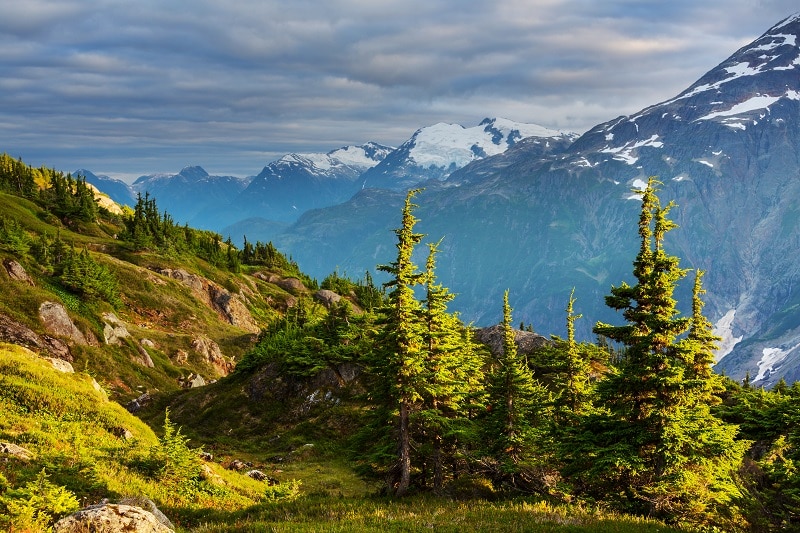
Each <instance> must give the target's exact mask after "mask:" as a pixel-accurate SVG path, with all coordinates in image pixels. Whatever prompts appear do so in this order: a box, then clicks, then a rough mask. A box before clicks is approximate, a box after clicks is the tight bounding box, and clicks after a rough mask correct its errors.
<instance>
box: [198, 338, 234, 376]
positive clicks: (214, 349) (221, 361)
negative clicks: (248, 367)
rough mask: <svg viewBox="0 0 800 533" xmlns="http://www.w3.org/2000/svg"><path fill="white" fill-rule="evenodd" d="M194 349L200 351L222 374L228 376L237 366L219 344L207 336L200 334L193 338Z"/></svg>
mask: <svg viewBox="0 0 800 533" xmlns="http://www.w3.org/2000/svg"><path fill="white" fill-rule="evenodd" d="M192 350H194V351H196V352H197V353H199V354H200V355H201V356H202V357H203V359H205V360H206V361H207V362H208V363H209V364H210V365H211V366H213V367H214V368H215V369H216V371H217V372H219V374H220V375H222V376H227V375H228V374H230V373H231V372H233V369H234V368H235V366H236V365H235V364H234V363H233V362H232V361H230V360H228V359H227V358H226V357H225V356H224V355H222V350H220V349H219V345H218V344H217V343H216V342H214V341H212V340H211V339H209V338H208V337H205V336H200V337H197V338H195V339H193V340H192Z"/></svg>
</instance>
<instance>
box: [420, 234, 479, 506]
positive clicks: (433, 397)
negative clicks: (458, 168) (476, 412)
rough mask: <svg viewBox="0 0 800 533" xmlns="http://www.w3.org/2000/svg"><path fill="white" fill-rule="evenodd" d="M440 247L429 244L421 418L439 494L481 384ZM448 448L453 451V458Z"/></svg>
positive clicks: (424, 442)
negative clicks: (452, 305) (439, 273)
mask: <svg viewBox="0 0 800 533" xmlns="http://www.w3.org/2000/svg"><path fill="white" fill-rule="evenodd" d="M440 243H441V241H440V242H439V243H434V244H429V245H428V248H429V253H428V259H427V262H426V271H425V300H424V302H423V309H422V321H423V325H424V332H423V339H424V344H425V369H424V375H423V379H424V381H423V394H422V396H423V398H422V401H423V405H422V408H421V410H420V412H419V414H418V415H417V418H419V420H420V423H419V426H420V427H419V431H420V432H421V433H422V434H423V438H421V439H420V440H421V441H422V442H421V444H422V446H421V448H422V449H424V450H430V452H429V454H426V455H427V456H426V457H423V458H422V460H423V461H424V462H425V463H426V464H428V463H430V465H431V470H432V477H433V488H434V490H437V491H438V490H440V489H441V488H442V486H443V484H444V481H445V474H444V463H445V460H446V458H447V457H446V456H447V455H449V454H450V453H452V452H453V450H454V448H455V446H456V445H457V442H458V437H459V436H460V434H462V433H463V432H464V431H467V428H466V427H465V425H467V424H465V423H464V422H465V420H464V419H465V417H466V412H465V411H466V410H467V409H468V407H469V406H470V405H471V404H470V401H471V399H472V398H473V397H474V394H475V392H476V391H477V389H478V388H479V384H480V383H481V377H482V372H481V361H480V360H479V358H478V357H477V355H476V354H475V352H474V351H473V350H471V349H469V345H468V344H465V339H464V333H463V330H464V327H463V325H462V324H461V321H460V320H459V319H458V316H457V315H456V314H453V313H449V312H448V311H447V304H448V303H449V302H451V301H452V300H453V298H455V295H454V294H453V293H451V292H450V291H449V289H447V288H446V287H444V286H443V285H442V284H441V283H438V282H437V279H436V254H437V252H438V251H439V244H440ZM446 448H449V453H448V450H446Z"/></svg>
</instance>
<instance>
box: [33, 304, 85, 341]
mask: <svg viewBox="0 0 800 533" xmlns="http://www.w3.org/2000/svg"><path fill="white" fill-rule="evenodd" d="M39 318H40V319H41V321H42V324H44V329H46V330H47V332H48V333H50V334H52V335H57V336H59V337H66V338H67V339H69V340H70V341H72V342H74V343H75V344H80V345H83V346H86V345H88V344H89V343H88V342H87V341H86V337H85V336H84V335H83V333H81V330H79V329H78V327H77V326H76V325H75V324H74V323H73V322H72V319H71V318H70V317H69V315H68V314H67V310H66V309H65V308H64V306H63V305H61V304H60V303H56V302H44V303H42V305H40V306H39Z"/></svg>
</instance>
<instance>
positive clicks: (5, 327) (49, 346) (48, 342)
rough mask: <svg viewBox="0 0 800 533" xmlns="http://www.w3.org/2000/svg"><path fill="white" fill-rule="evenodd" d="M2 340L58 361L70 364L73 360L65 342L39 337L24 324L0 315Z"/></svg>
mask: <svg viewBox="0 0 800 533" xmlns="http://www.w3.org/2000/svg"><path fill="white" fill-rule="evenodd" d="M0 340H2V341H5V342H8V343H11V344H17V345H19V346H24V347H25V348H28V349H31V350H34V351H38V352H41V353H43V354H47V355H49V356H51V357H54V358H56V359H63V360H64V361H70V362H71V361H72V360H73V359H72V353H71V352H70V350H69V346H67V344H66V343H65V342H64V341H62V340H60V339H56V338H55V337H50V336H49V335H39V334H38V333H36V332H35V331H33V330H32V329H30V328H29V327H27V326H25V325H24V324H21V323H19V322H17V321H15V320H12V319H11V318H10V317H8V316H6V315H3V314H0Z"/></svg>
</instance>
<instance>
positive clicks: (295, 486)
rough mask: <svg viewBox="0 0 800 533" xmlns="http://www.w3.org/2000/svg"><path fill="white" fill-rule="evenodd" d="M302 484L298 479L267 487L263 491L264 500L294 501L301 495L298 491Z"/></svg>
mask: <svg viewBox="0 0 800 533" xmlns="http://www.w3.org/2000/svg"><path fill="white" fill-rule="evenodd" d="M302 484H303V483H302V481H300V480H299V479H293V480H291V481H285V482H283V483H278V484H277V485H269V486H268V487H267V488H266V490H265V491H264V499H265V500H267V501H268V502H279V501H280V502H291V501H294V500H296V499H297V498H299V497H300V496H301V495H302V492H301V491H300V485H302Z"/></svg>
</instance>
